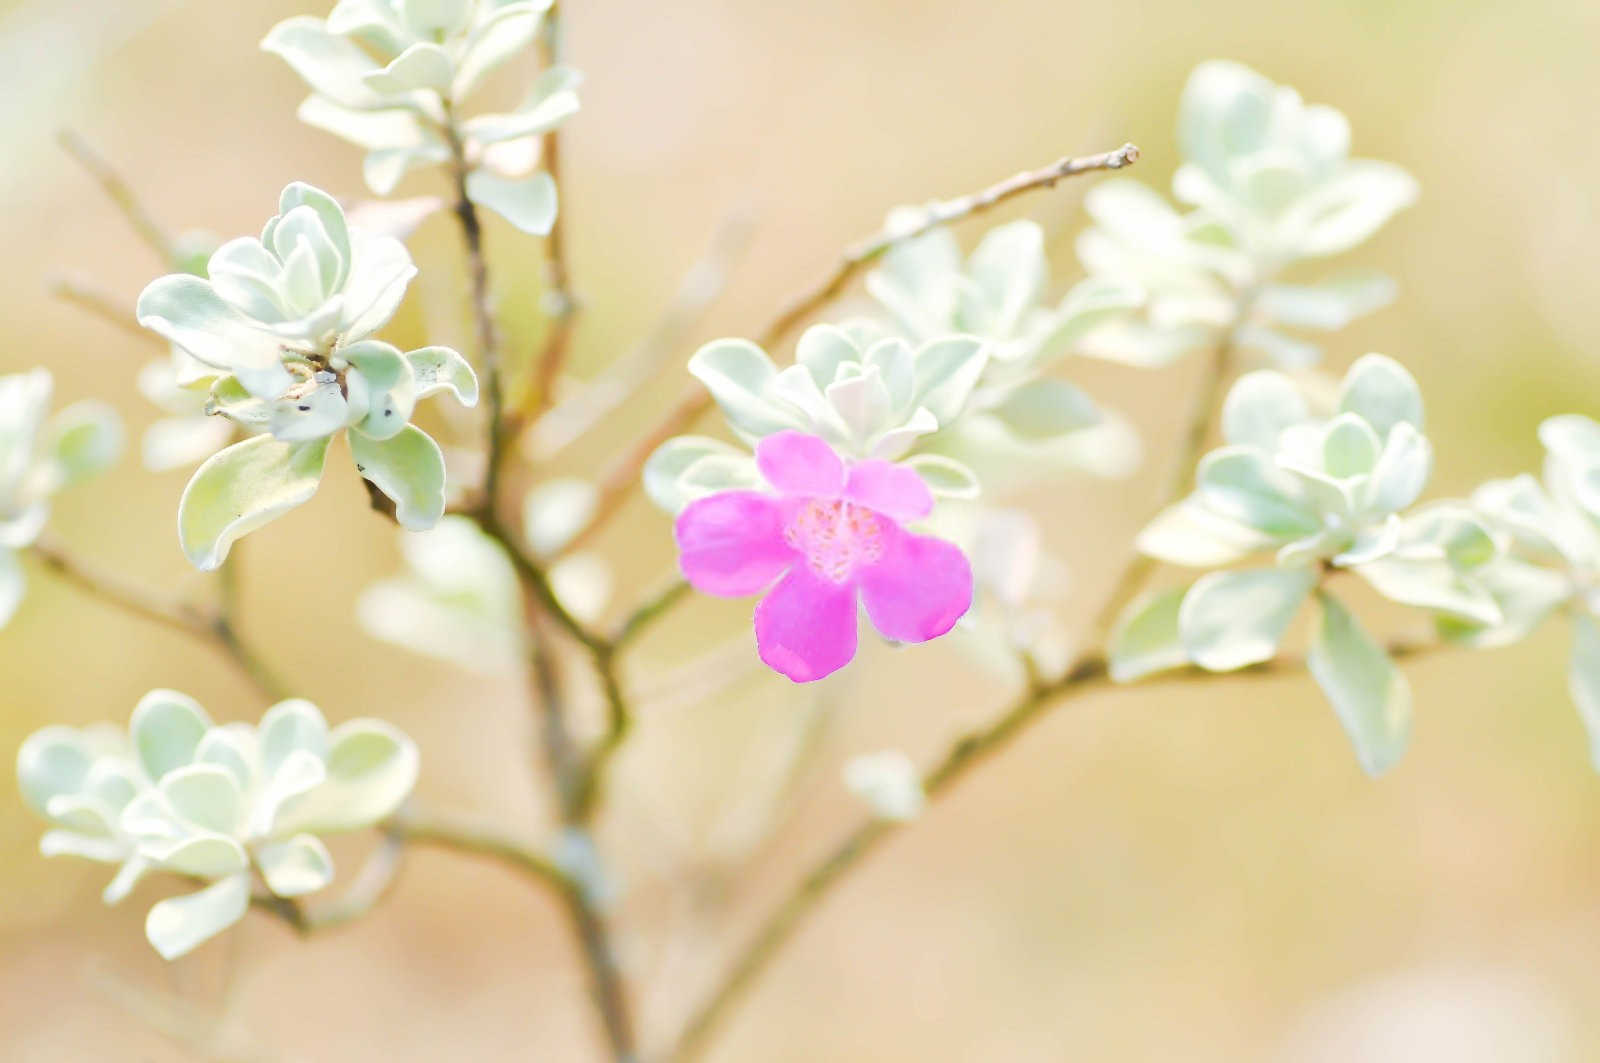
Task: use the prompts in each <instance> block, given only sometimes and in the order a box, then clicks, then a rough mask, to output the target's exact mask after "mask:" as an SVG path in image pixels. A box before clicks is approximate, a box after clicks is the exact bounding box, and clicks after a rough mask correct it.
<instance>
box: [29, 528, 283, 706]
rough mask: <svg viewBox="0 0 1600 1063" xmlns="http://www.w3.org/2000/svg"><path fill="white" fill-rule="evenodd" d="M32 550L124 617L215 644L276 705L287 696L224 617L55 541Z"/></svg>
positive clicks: (44, 540)
mask: <svg viewBox="0 0 1600 1063" xmlns="http://www.w3.org/2000/svg"><path fill="white" fill-rule="evenodd" d="M29 549H30V550H31V551H32V553H33V555H34V556H35V557H37V558H38V559H39V560H40V561H41V562H43V563H44V565H45V567H47V568H48V569H50V571H52V572H54V573H55V574H56V575H57V576H60V577H61V578H62V579H63V580H65V581H67V582H68V583H71V584H72V585H73V586H75V587H77V588H79V589H80V590H83V591H86V592H88V593H89V594H91V595H93V596H94V597H96V598H98V599H100V600H101V601H103V602H107V603H109V604H111V605H114V606H116V607H117V608H119V609H121V610H123V611H124V612H127V613H131V614H133V615H134V616H138V617H142V618H143V619H145V620H151V621H154V622H155V623H158V624H163V625H165V626H167V627H169V628H172V629H173V630H175V631H181V632H183V633H184V634H186V635H191V636H193V637H195V638H197V639H199V640H200V641H202V642H206V643H209V644H211V645H212V646H214V647H216V648H217V649H219V650H221V651H222V652H223V653H224V654H226V655H227V657H228V658H229V659H230V660H232V661H233V662H234V664H236V665H238V666H239V668H240V670H242V671H243V672H244V673H245V675H246V676H248V677H249V679H250V681H251V682H252V683H254V684H255V686H256V688H257V689H258V690H259V691H260V692H261V693H262V695H264V696H265V697H267V698H268V699H270V700H274V701H276V700H278V699H281V698H282V697H284V695H285V690H284V687H283V685H282V684H281V683H280V682H279V681H278V680H277V679H276V678H275V677H274V676H273V675H272V674H271V672H270V670H269V669H267V667H266V666H265V665H264V664H263V663H262V661H261V659H260V657H259V656H257V655H256V653H255V652H254V651H253V650H252V649H251V648H250V647H249V646H248V645H247V644H246V643H245V642H244V641H243V640H242V639H241V638H240V637H239V635H238V633H237V632H236V631H235V630H234V629H233V627H232V625H231V624H230V623H228V622H227V621H226V620H225V619H224V618H223V616H222V614H221V613H219V612H216V611H213V610H207V609H203V608H201V607H199V606H196V605H193V604H191V603H189V602H186V601H183V600H182V599H180V598H172V597H166V596H164V595H161V594H159V593H157V592H154V591H149V590H145V589H143V588H140V587H134V586H132V585H130V584H128V583H124V582H123V581H122V580H120V579H118V578H117V577H116V576H113V575H110V574H109V573H106V572H102V571H100V570H99V569H96V568H94V567H92V566H91V565H89V564H87V563H86V562H84V561H81V560H79V559H78V558H76V557H74V556H73V555H72V554H71V553H70V552H69V551H67V550H66V549H65V548H64V547H62V546H61V545H60V544H59V543H57V542H55V541H54V540H52V539H48V538H41V539H40V540H38V541H37V542H35V543H34V544H33V545H32V546H31V547H29Z"/></svg>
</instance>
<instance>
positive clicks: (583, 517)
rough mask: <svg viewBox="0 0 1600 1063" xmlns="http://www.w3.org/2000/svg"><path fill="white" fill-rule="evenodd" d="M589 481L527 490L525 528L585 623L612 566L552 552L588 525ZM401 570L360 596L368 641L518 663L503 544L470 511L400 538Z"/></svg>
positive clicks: (602, 595)
mask: <svg viewBox="0 0 1600 1063" xmlns="http://www.w3.org/2000/svg"><path fill="white" fill-rule="evenodd" d="M593 505H594V487H593V485H592V484H590V483H588V482H587V481H582V480H570V479H558V480H550V481H548V482H546V483H544V484H542V485H540V486H539V487H536V488H534V489H533V490H532V491H531V492H529V494H528V497H527V501H526V503H525V504H524V507H523V514H524V516H523V527H524V528H525V529H526V535H527V538H528V541H529V545H530V548H531V549H532V550H533V552H534V554H535V556H537V557H540V558H541V559H544V560H546V561H547V562H548V564H549V567H548V569H547V570H546V578H547V579H548V580H549V582H550V590H551V592H552V593H553V594H554V595H555V596H556V598H557V599H558V600H559V601H560V602H561V604H562V606H563V607H564V608H566V609H567V611H568V612H570V613H571V614H572V615H573V616H574V617H576V618H577V619H579V620H582V621H586V622H587V621H592V620H595V619H597V618H598V617H599V616H600V613H601V612H602V611H603V610H604V608H605V606H606V604H607V602H608V601H609V599H610V594H611V570H610V569H609V568H608V567H607V566H606V564H605V562H604V561H603V560H601V559H600V558H599V557H598V556H596V555H594V554H589V553H583V552H577V553H572V554H570V555H568V556H566V557H560V558H557V556H556V555H557V554H558V553H560V551H561V550H562V549H563V548H565V546H566V544H567V542H568V541H569V540H570V539H571V537H572V535H573V534H574V533H575V532H576V531H577V529H578V528H579V527H581V526H582V525H583V524H584V523H586V522H587V519H588V514H589V513H590V512H592V509H593ZM400 555H401V559H402V561H403V562H404V564H405V570H404V572H403V573H401V574H400V575H398V576H395V577H392V578H389V579H385V580H380V581H379V582H377V583H374V584H373V585H372V586H370V587H368V588H367V589H366V590H364V591H363V592H362V593H361V596H360V598H359V599H358V600H357V602H356V613H357V617H358V618H359V619H360V621H361V625H362V627H364V628H365V629H366V631H367V633H368V634H370V635H372V636H373V637H374V638H378V639H382V640H383V641H385V642H390V643H393V644H394V645H397V646H400V647H403V648H405V649H407V650H410V651H411V652H413V653H418V654H421V655H423V656H426V657H433V658H436V659H439V660H443V661H448V662H450V663H452V664H456V665H459V666H461V667H463V668H467V669H469V670H472V671H477V672H485V673H494V672H503V671H509V670H512V669H515V668H517V667H519V666H520V664H521V662H522V660H523V626H522V615H523V614H522V603H521V598H520V595H519V592H518V589H517V578H516V572H515V571H514V570H513V569H512V566H511V561H510V559H509V558H507V557H506V553H505V550H504V549H503V548H502V547H501V546H500V544H499V543H497V542H495V541H494V540H493V539H491V538H490V537H489V536H487V535H485V534H484V533H483V531H482V530H481V529H480V528H479V527H478V525H477V523H476V522H474V521H472V520H470V519H469V518H467V517H458V516H446V517H445V518H444V519H443V520H441V521H440V522H439V524H438V526H437V527H434V528H432V529H430V530H428V531H425V532H417V533H414V534H405V535H401V536H400Z"/></svg>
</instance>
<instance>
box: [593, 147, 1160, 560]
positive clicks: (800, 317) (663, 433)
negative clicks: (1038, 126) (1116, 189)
mask: <svg viewBox="0 0 1600 1063" xmlns="http://www.w3.org/2000/svg"><path fill="white" fill-rule="evenodd" d="M1138 158H1139V149H1138V148H1136V147H1134V146H1133V145H1132V144H1124V145H1123V146H1122V147H1120V148H1118V149H1117V150H1115V151H1106V152H1101V153H1100V154H1098V155H1085V156H1079V157H1072V156H1068V157H1066V158H1062V159H1057V160H1056V161H1055V162H1053V163H1051V164H1050V165H1049V166H1044V167H1041V168H1039V169H1037V170H1025V171H1023V172H1022V173H1019V174H1016V175H1015V176H1012V177H1008V178H1006V179H1005V180H1004V181H1000V182H998V183H996V184H993V185H990V186H989V187H987V188H984V189H981V190H979V191H977V192H973V193H971V194H969V195H965V196H958V197H956V198H955V199H948V200H944V201H943V202H939V203H934V204H932V205H931V206H929V207H928V208H927V209H926V213H925V214H924V215H923V218H922V220H921V221H919V222H918V223H917V224H916V225H914V226H907V227H902V228H898V229H894V230H892V231H891V230H883V231H880V232H877V233H874V234H873V235H872V236H869V237H867V238H866V239H864V240H861V241H858V242H857V243H855V244H852V245H851V246H850V247H848V248H846V249H845V253H844V255H843V257H842V258H841V259H840V260H839V262H838V264H837V265H835V266H834V268H833V270H832V272H830V273H829V274H828V275H827V276H826V277H824V278H823V279H822V280H820V281H818V282H817V283H816V284H813V285H812V286H811V287H809V288H807V289H805V290H804V291H802V292H800V293H799V294H798V295H795V296H794V297H792V298H791V299H790V300H789V301H788V302H787V303H786V304H784V307H783V309H782V310H780V311H779V312H778V314H777V316H776V317H774V318H773V319H772V320H771V321H770V322H768V323H767V325H766V327H765V328H763V329H762V330H761V331H760V332H759V333H758V334H757V336H756V342H757V344H758V345H760V346H761V347H763V348H767V349H769V350H770V349H771V348H773V347H776V346H778V344H780V343H781V342H782V341H783V340H784V339H785V338H786V337H787V336H788V335H789V333H790V332H792V331H793V330H794V329H795V327H796V326H798V325H799V324H800V323H801V322H803V321H804V320H805V319H806V318H808V317H810V316H811V315H812V314H814V313H815V312H816V311H818V310H820V309H821V308H822V307H823V306H825V305H826V304H827V303H828V302H829V301H831V300H832V299H833V298H834V297H835V296H837V295H838V294H839V293H840V292H842V291H844V289H845V287H846V286H847V285H848V284H849V283H850V282H851V281H852V280H853V279H855V277H856V276H857V274H859V273H860V272H861V271H862V270H864V269H865V268H866V267H868V266H869V265H871V264H872V263H873V262H876V261H877V260H878V259H879V258H882V257H883V256H884V255H885V254H887V253H888V251H889V249H890V248H892V247H894V246H895V245H896V244H899V243H902V242H904V241H906V240H912V239H915V238H916V237H918V236H921V235H923V234H924V233H927V232H929V231H930V230H932V229H935V228H938V227H939V226H941V225H948V224H950V223H952V222H956V221H959V220H961V219H962V218H966V217H970V216H972V215H974V214H980V213H982V212H983V211H986V210H988V209H989V208H990V207H993V206H995V205H996V204H998V203H1003V202H1005V201H1006V200H1008V199H1011V198H1012V197H1014V196H1019V195H1022V194H1023V193H1024V192H1030V191H1032V190H1034V189H1038V188H1051V187H1053V186H1054V185H1055V184H1056V182H1057V181H1061V180H1064V179H1065V178H1068V177H1075V176H1077V175H1079V174H1085V173H1093V172H1095V171H1098V170H1120V169H1122V168H1123V167H1125V166H1131V165H1133V163H1134V162H1135V161H1137V160H1138ZM710 407H711V396H710V395H709V394H707V393H706V391H705V390H704V389H703V388H701V387H699V386H698V385H697V386H694V387H691V388H689V389H688V390H687V391H686V392H685V393H684V395H683V397H682V398H680V399H679V400H678V401H677V402H676V403H675V404H674V405H673V406H672V408H671V409H670V410H668V411H667V413H666V415H665V416H663V417H662V419H661V420H660V421H658V422H657V423H656V424H655V425H654V426H652V427H651V428H650V429H649V430H648V431H646V432H645V433H644V435H643V436H641V437H640V438H639V440H638V441H637V442H635V443H634V445H633V446H632V447H630V448H629V449H628V450H627V451H626V452H625V453H624V454H623V455H622V456H621V457H620V458H618V459H617V460H616V461H614V462H613V463H612V464H611V465H610V466H608V467H607V469H606V471H605V472H604V473H603V474H602V475H601V477H600V484H599V501H598V503H597V504H596V506H595V510H594V514H593V515H592V516H591V517H590V518H589V523H588V524H587V525H585V526H584V527H583V529H582V530H580V531H579V532H578V534H577V535H576V536H574V537H573V539H572V541H571V544H570V545H571V546H574V547H575V546H578V545H580V544H582V543H584V542H586V541H588V539H589V538H590V537H591V536H592V535H594V534H595V532H597V531H598V530H599V529H600V527H601V526H602V525H603V524H604V523H605V522H606V521H608V520H610V519H611V517H613V516H614V515H615V514H616V512H617V511H618V510H619V509H621V508H622V505H623V503H625V502H626V501H627V499H628V495H629V493H630V492H631V491H632V490H633V488H634V486H635V485H636V484H637V483H638V482H639V473H640V471H641V470H642V469H643V468H644V463H645V462H646V461H647V460H649V458H650V455H651V454H653V453H655V449H656V448H657V447H658V446H660V445H661V444H662V443H665V442H666V441H667V440H668V439H671V438H672V437H673V436H675V435H677V434H679V433H680V432H683V431H685V430H687V429H688V428H689V427H690V426H691V425H692V424H694V422H695V421H696V420H697V419H698V418H699V417H700V415H701V414H702V413H704V412H705V411H706V410H708V409H710Z"/></svg>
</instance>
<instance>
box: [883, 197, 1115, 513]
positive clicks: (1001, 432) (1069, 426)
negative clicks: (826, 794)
mask: <svg viewBox="0 0 1600 1063" xmlns="http://www.w3.org/2000/svg"><path fill="white" fill-rule="evenodd" d="M925 210H926V208H917V207H899V208H896V209H895V210H894V211H893V212H891V213H890V215H889V220H888V223H887V226H886V231H887V232H889V233H894V232H896V231H903V230H913V229H915V228H916V227H918V226H919V225H920V223H921V222H922V221H923V220H924V218H925ZM866 284H867V291H868V292H869V293H870V294H871V295H872V296H873V297H874V298H875V299H876V300H877V301H878V302H879V303H880V304H881V305H882V306H883V308H884V310H885V311H886V312H887V314H888V318H889V328H890V329H891V331H893V332H896V333H898V334H901V335H904V336H906V337H907V338H909V339H910V340H911V342H913V343H924V342H927V341H929V340H932V339H935V338H937V337H940V336H948V335H952V334H960V335H968V336H974V337H977V338H979V339H981V340H983V341H984V345H985V350H986V351H987V352H988V354H989V357H988V359H987V361H986V362H985V363H984V366H983V369H982V372H981V375H980V377H979V381H978V384H977V386H976V388H975V390H974V394H973V396H972V401H971V403H970V408H969V409H968V410H967V411H966V414H965V415H964V416H963V417H961V418H960V419H959V421H957V422H955V423H954V424H951V425H946V426H942V427H941V431H940V432H939V435H938V437H937V438H936V439H934V440H930V441H928V443H927V444H926V445H927V446H928V447H929V448H930V449H932V450H934V451H936V452H938V453H942V454H945V455H947V456H949V457H952V458H954V459H957V460H960V461H962V462H963V463H964V464H967V465H969V466H973V467H975V468H976V469H977V470H978V472H979V475H980V478H981V479H982V480H983V481H984V483H986V484H993V483H995V482H1004V481H1007V480H1009V481H1012V482H1016V481H1018V480H1020V479H1023V478H1024V477H1029V476H1031V477H1037V476H1039V475H1042V474H1044V473H1048V471H1049V470H1050V467H1051V466H1052V465H1053V464H1056V465H1059V464H1065V465H1069V466H1076V467H1079V468H1084V469H1086V470H1088V471H1090V472H1093V473H1096V474H1099V475H1106V476H1123V475H1127V474H1128V473H1130V472H1131V471H1132V470H1133V468H1134V466H1135V465H1137V463H1138V456H1139V449H1138V437H1137V435H1136V434H1135V433H1134V431H1133V429H1132V428H1131V426H1129V425H1128V424H1127V423H1126V422H1125V421H1124V420H1122V419H1121V418H1119V417H1116V416H1114V415H1110V414H1108V413H1106V412H1105V411H1102V410H1100V409H1099V408H1098V407H1097V406H1096V404H1095V403H1094V401H1093V400H1092V399H1090V397H1089V396H1088V395H1086V394H1085V393H1084V392H1083V391H1081V390H1080V389H1078V388H1077V387H1075V386H1073V385H1072V384H1070V383H1068V382H1067V381H1065V380H1062V379H1060V378H1059V377H1055V376H1048V375H1046V374H1047V373H1049V372H1050V371H1052V370H1053V369H1055V368H1056V366H1057V365H1058V363H1059V362H1060V361H1061V360H1062V359H1063V358H1064V357H1066V356H1067V355H1069V354H1071V353H1072V352H1073V351H1074V350H1075V349H1076V348H1077V347H1078V346H1079V345H1080V344H1081V343H1082V341H1083V340H1084V338H1085V337H1086V336H1088V335H1091V334H1092V333H1093V332H1094V331H1095V329H1096V327H1097V326H1101V325H1104V324H1106V323H1108V322H1110V321H1114V320H1116V319H1119V318H1121V317H1124V316H1126V312H1127V311H1129V310H1131V309H1134V308H1137V307H1138V306H1140V305H1142V303H1143V302H1144V298H1145V293H1144V290H1143V288H1142V287H1140V286H1139V285H1138V284H1135V283H1131V282H1129V281H1126V280H1124V279H1121V278H1100V277H1091V278H1088V279H1086V280H1083V281H1080V282H1079V283H1078V284H1077V285H1075V286H1074V287H1073V288H1072V289H1071V290H1070V291H1068V292H1067V293H1066V295H1065V296H1064V297H1063V298H1062V299H1061V300H1060V301H1059V302H1057V303H1054V304H1049V303H1047V302H1045V296H1046V293H1047V291H1048V289H1049V287H1050V265H1049V261H1048V259H1047V258H1046V256H1045V238H1044V231H1043V230H1042V229H1040V227H1039V226H1038V225H1037V224H1036V223H1034V222H1031V221H1016V222H1010V223H1008V224H1005V225H1001V226H998V227H996V228H994V229H991V230H990V231H989V232H988V233H987V234H986V235H985V236H984V237H983V239H982V240H981V241H980V242H979V243H978V246H977V247H976V248H975V249H974V250H973V252H972V254H971V255H970V256H969V257H968V258H967V259H966V260H965V261H963V260H962V258H961V251H960V247H959V246H958V245H957V243H956V239H955V236H954V235H953V234H952V233H951V232H950V231H949V230H948V229H946V228H936V229H932V230H930V231H928V232H926V233H923V234H922V235H920V236H916V237H914V238H911V239H908V240H905V241H903V242H901V243H897V244H895V245H894V246H893V247H891V248H890V249H889V250H888V252H886V253H885V254H884V256H883V262H882V264H881V265H880V266H879V267H878V268H877V269H875V270H874V271H872V272H871V273H869V274H868V275H867V281H866Z"/></svg>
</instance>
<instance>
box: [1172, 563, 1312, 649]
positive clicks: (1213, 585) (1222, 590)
mask: <svg viewBox="0 0 1600 1063" xmlns="http://www.w3.org/2000/svg"><path fill="white" fill-rule="evenodd" d="M1317 576H1318V573H1317V570H1316V569H1314V568H1309V567H1307V568H1269V569H1257V570H1254V571H1243V572H1211V573H1208V574H1206V575H1204V576H1202V577H1200V579H1199V580H1198V581H1197V582H1196V583H1195V585H1194V586H1193V587H1192V588H1190V590H1189V593H1188V594H1187V595H1185V596H1184V599H1183V605H1182V607H1181V609H1180V610H1179V613H1178V628H1179V631H1180V632H1181V634H1182V638H1183V646H1184V650H1185V652H1186V653H1187V654H1188V656H1189V657H1190V658H1191V659H1192V660H1193V661H1194V662H1195V663H1196V664H1198V665H1199V666H1200V667H1202V668H1205V669H1207V670H1208V671H1213V672H1230V671H1233V670H1234V669H1236V668H1244V667H1246V666H1248V665H1252V664H1259V663H1261V662H1262V661H1266V660H1270V659H1271V658H1272V656H1273V654H1275V653H1277V652H1278V644H1279V643H1280V642H1282V641H1283V636H1284V632H1286V631H1287V630H1288V629H1289V623H1290V621H1292V620H1293V619H1294V618H1295V614H1297V613H1298V612H1299V611H1300V606H1301V604H1302V603H1304V602H1305V600H1306V596H1307V595H1308V594H1310V593H1311V589H1312V587H1314V586H1316V583H1317Z"/></svg>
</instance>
